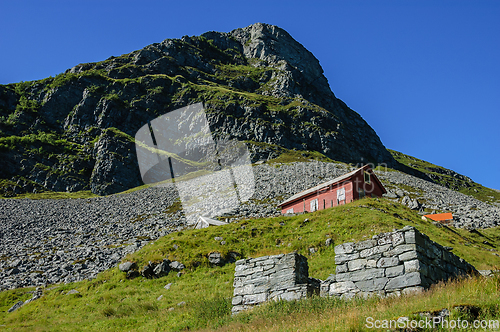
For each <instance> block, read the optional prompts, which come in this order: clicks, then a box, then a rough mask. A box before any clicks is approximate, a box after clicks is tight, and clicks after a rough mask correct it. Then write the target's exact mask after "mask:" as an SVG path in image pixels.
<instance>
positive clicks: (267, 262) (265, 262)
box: [255, 259, 275, 266]
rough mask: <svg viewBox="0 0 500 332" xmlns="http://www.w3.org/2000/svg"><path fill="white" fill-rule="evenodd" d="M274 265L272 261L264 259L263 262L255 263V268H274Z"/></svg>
mask: <svg viewBox="0 0 500 332" xmlns="http://www.w3.org/2000/svg"><path fill="white" fill-rule="evenodd" d="M274 264H275V260H274V259H265V260H262V261H258V262H256V263H255V266H266V265H271V266H274Z"/></svg>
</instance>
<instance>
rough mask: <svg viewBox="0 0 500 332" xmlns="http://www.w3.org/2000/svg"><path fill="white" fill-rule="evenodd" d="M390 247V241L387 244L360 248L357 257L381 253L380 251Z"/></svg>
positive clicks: (382, 251)
mask: <svg viewBox="0 0 500 332" xmlns="http://www.w3.org/2000/svg"><path fill="white" fill-rule="evenodd" d="M391 247H392V243H389V244H385V245H381V246H376V247H373V248H369V249H365V250H362V251H360V252H359V257H361V258H368V257H370V256H373V255H376V254H382V253H384V252H386V251H388V250H389V249H390V248H391Z"/></svg>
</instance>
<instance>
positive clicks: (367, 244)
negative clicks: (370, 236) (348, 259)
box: [354, 240, 377, 251]
mask: <svg viewBox="0 0 500 332" xmlns="http://www.w3.org/2000/svg"><path fill="white" fill-rule="evenodd" d="M376 245H377V241H376V240H366V241H361V242H358V243H356V244H355V245H354V248H355V250H357V251H361V250H365V249H370V248H373V247H375V246H376Z"/></svg>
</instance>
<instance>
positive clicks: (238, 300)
mask: <svg viewBox="0 0 500 332" xmlns="http://www.w3.org/2000/svg"><path fill="white" fill-rule="evenodd" d="M241 302H243V296H239V295H238V296H235V297H233V300H232V301H231V303H232V305H238V304H241Z"/></svg>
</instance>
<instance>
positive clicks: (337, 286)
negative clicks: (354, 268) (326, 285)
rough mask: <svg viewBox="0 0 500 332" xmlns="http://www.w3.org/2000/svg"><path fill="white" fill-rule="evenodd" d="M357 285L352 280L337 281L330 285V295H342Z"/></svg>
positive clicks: (354, 288)
mask: <svg viewBox="0 0 500 332" xmlns="http://www.w3.org/2000/svg"><path fill="white" fill-rule="evenodd" d="M356 289H357V287H356V285H355V284H354V282H352V281H342V282H335V283H333V284H331V285H330V292H329V294H330V295H341V294H344V293H347V292H351V291H354V290H356Z"/></svg>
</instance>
